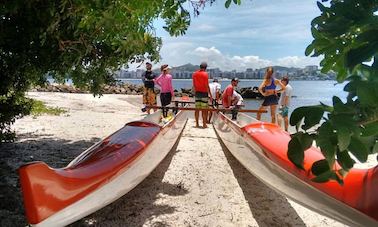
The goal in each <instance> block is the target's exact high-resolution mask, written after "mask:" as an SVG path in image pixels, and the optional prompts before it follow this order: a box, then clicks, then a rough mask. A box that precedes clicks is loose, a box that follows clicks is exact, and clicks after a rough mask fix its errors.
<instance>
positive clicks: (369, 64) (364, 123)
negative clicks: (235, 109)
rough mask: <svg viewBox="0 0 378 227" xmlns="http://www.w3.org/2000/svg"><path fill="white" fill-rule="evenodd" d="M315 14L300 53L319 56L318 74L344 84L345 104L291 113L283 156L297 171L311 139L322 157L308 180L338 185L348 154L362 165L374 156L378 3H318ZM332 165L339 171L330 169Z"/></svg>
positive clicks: (355, 0) (377, 102)
mask: <svg viewBox="0 0 378 227" xmlns="http://www.w3.org/2000/svg"><path fill="white" fill-rule="evenodd" d="M322 2H328V3H329V4H328V5H329V6H325V5H323V4H322V3H320V2H318V7H319V9H320V11H321V15H320V16H318V17H316V18H315V19H313V21H312V22H311V31H312V36H313V38H314V40H313V41H312V43H311V44H310V45H309V46H308V47H307V49H306V51H305V53H306V55H311V56H314V57H315V56H320V55H323V56H324V59H323V60H322V61H321V62H320V65H321V66H322V72H323V73H326V72H328V71H330V70H333V71H335V72H336V73H337V81H338V82H339V83H341V82H344V81H348V83H347V84H346V85H345V87H344V91H346V92H347V93H348V96H347V99H346V102H343V101H342V100H341V99H340V98H339V97H336V96H334V97H333V99H332V100H333V105H332V106H327V105H325V104H323V103H320V105H316V106H305V107H299V108H297V109H295V110H294V111H293V113H292V115H291V117H290V124H291V125H293V126H294V125H295V126H296V129H297V133H295V134H293V135H292V139H291V141H290V143H289V150H288V157H289V158H290V160H291V161H292V162H293V163H294V164H295V165H296V166H297V167H299V168H303V166H302V165H303V159H304V155H305V152H304V151H305V150H306V149H307V148H309V147H310V146H311V145H312V143H313V141H316V144H317V146H319V147H320V149H321V152H322V153H323V155H324V157H325V159H323V160H320V161H317V162H315V163H314V164H313V165H312V169H311V170H312V173H313V174H314V175H315V176H316V177H315V178H314V179H313V180H314V181H317V182H325V181H328V180H329V179H333V180H337V181H338V182H339V183H341V184H342V179H343V176H345V174H346V173H347V172H348V171H349V170H350V169H351V168H352V167H353V165H354V163H355V161H354V159H353V158H351V155H353V156H354V157H355V158H357V159H358V160H359V161H360V162H366V161H367V158H368V155H371V154H377V153H378V142H377V141H378V16H377V10H378V1H377V0H349V1H342V0H322ZM336 162H337V163H338V164H339V165H340V166H341V169H340V170H335V168H333V167H334V165H335V163H336Z"/></svg>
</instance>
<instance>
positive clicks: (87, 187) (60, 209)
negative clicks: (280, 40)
mask: <svg viewBox="0 0 378 227" xmlns="http://www.w3.org/2000/svg"><path fill="white" fill-rule="evenodd" d="M185 115H186V114H185V113H183V112H179V113H178V114H177V116H176V117H175V118H174V119H173V120H172V121H170V122H169V123H167V124H166V125H165V126H164V127H161V126H159V125H157V124H154V123H151V122H147V121H138V122H131V123H128V124H126V125H125V126H124V127H123V128H121V129H120V130H118V131H117V132H115V133H113V134H112V135H110V136H109V137H107V138H105V139H104V140H102V141H101V142H100V143H97V144H96V145H94V146H93V147H91V148H89V149H88V150H87V151H85V152H83V153H82V154H81V155H80V156H79V157H78V158H76V159H75V160H74V161H73V162H71V163H70V164H69V165H68V166H67V167H66V168H63V169H53V168H50V167H48V166H47V165H46V164H45V163H43V162H34V163H29V164H26V165H24V166H22V167H21V168H20V169H19V175H20V182H21V188H22V192H23V197H24V205H25V211H26V216H27V219H28V222H29V223H31V224H39V225H41V226H43V225H46V226H48V225H50V224H52V223H54V225H67V224H69V223H72V222H73V221H75V220H78V219H79V218H82V217H84V216H86V215H88V214H90V213H92V212H93V211H95V210H97V209H99V208H101V207H103V206H105V205H106V204H109V203H110V202H112V201H114V200H115V199H117V198H119V197H120V196H122V195H123V194H124V193H126V192H127V191H129V190H131V189H132V188H133V187H135V186H136V185H137V184H138V183H139V182H141V181H142V180H143V179H144V178H145V177H147V175H148V174H149V173H150V172H151V171H152V170H153V169H154V168H155V167H156V166H157V165H158V164H159V162H160V161H161V160H162V159H163V158H164V157H165V156H166V154H167V153H168V152H169V151H170V150H171V148H172V146H173V145H174V144H175V142H176V141H177V139H178V138H179V135H180V134H181V131H182V130H183V128H184V125H185V123H186V119H187V117H186V116H185ZM153 157H155V158H153ZM114 182H118V183H121V182H123V183H124V184H127V185H116V184H115V183H114ZM108 185H112V186H108ZM112 187H113V188H112ZM122 187H124V188H122ZM108 188H109V189H108ZM119 188H121V189H119ZM113 193H114V194H113ZM122 193H123V194H122ZM109 194H110V196H109ZM87 197H88V198H91V200H92V201H90V200H89V199H87ZM105 197H106V199H105ZM93 200H95V201H93ZM96 201H98V202H96ZM80 202H82V203H83V204H84V206H82V205H80ZM86 202H87V204H86V205H85V203H86ZM85 206H89V207H88V208H85ZM50 219H51V220H50Z"/></svg>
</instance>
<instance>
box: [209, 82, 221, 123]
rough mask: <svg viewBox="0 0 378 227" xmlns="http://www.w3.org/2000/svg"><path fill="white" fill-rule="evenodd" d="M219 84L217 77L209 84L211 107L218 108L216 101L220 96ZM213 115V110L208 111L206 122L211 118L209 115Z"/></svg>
mask: <svg viewBox="0 0 378 227" xmlns="http://www.w3.org/2000/svg"><path fill="white" fill-rule="evenodd" d="M221 87H222V86H221V84H220V83H218V79H216V78H214V80H213V82H212V83H210V84H209V90H210V93H211V97H212V98H210V102H211V104H212V105H213V108H218V105H219V104H218V103H219V100H220V96H221V93H220V92H221ZM212 116H213V112H212V111H210V113H209V120H208V123H210V120H211V117H212Z"/></svg>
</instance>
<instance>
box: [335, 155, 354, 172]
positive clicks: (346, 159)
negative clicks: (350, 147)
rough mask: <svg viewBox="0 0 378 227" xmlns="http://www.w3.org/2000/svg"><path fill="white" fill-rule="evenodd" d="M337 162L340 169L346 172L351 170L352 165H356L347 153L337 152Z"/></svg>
mask: <svg viewBox="0 0 378 227" xmlns="http://www.w3.org/2000/svg"><path fill="white" fill-rule="evenodd" d="M337 162H338V163H339V164H340V165H341V167H342V168H343V169H344V170H346V171H348V170H350V169H351V168H353V165H354V163H356V162H355V161H354V160H353V159H352V158H351V157H350V156H349V153H348V152H347V151H338V152H337Z"/></svg>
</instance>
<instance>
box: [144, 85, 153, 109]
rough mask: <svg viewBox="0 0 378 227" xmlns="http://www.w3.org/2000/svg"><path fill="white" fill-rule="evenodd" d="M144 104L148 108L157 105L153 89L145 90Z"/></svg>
mask: <svg viewBox="0 0 378 227" xmlns="http://www.w3.org/2000/svg"><path fill="white" fill-rule="evenodd" d="M143 104H145V105H148V106H153V105H156V94H155V91H154V89H153V88H146V87H144V89H143Z"/></svg>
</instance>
